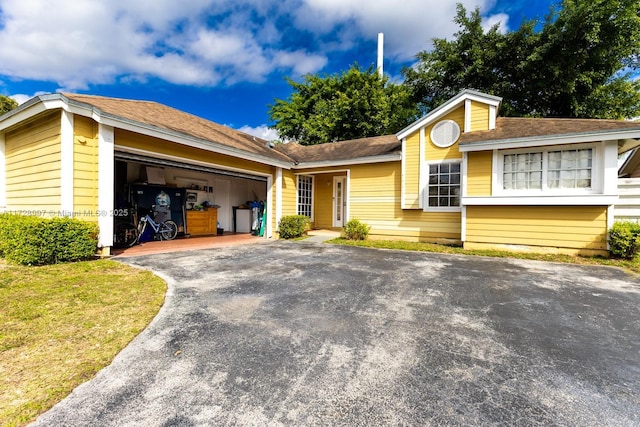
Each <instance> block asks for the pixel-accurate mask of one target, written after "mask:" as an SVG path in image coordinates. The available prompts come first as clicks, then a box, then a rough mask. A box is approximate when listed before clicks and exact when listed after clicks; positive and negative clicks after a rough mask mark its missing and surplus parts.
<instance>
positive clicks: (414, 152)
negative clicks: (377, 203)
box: [404, 131, 420, 209]
mask: <svg viewBox="0 0 640 427" xmlns="http://www.w3.org/2000/svg"><path fill="white" fill-rule="evenodd" d="M404 179H405V181H404V183H405V184H404V206H405V208H408V209H418V208H419V207H420V205H419V201H420V132H419V131H416V132H415V133H413V134H412V135H409V136H408V137H407V138H406V143H405V150H404Z"/></svg>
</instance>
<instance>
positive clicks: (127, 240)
mask: <svg viewBox="0 0 640 427" xmlns="http://www.w3.org/2000/svg"><path fill="white" fill-rule="evenodd" d="M137 240H138V229H137V228H136V226H135V225H133V224H131V223H130V222H120V223H118V224H116V227H115V230H114V233H113V245H114V246H115V247H116V248H128V247H130V246H133V245H135V244H136V242H137Z"/></svg>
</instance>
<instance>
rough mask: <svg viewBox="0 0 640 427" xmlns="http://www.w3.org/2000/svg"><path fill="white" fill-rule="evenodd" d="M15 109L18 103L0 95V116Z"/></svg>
mask: <svg viewBox="0 0 640 427" xmlns="http://www.w3.org/2000/svg"><path fill="white" fill-rule="evenodd" d="M15 108H18V103H17V102H16V101H15V100H14V99H12V98H9V97H8V96H4V95H0V116H1V115H3V114H4V113H7V112H9V111H11V110H13V109H15Z"/></svg>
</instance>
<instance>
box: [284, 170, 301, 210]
mask: <svg viewBox="0 0 640 427" xmlns="http://www.w3.org/2000/svg"><path fill="white" fill-rule="evenodd" d="M296 185H297V181H296V176H295V174H294V173H293V172H292V171H290V170H283V171H282V215H283V216H287V215H296V214H297V213H298V212H297V209H296V208H297V199H298V190H297V188H296Z"/></svg>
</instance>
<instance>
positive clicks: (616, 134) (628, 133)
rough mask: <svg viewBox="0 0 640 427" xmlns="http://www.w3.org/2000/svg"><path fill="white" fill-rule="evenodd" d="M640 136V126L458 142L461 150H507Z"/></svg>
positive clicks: (636, 137)
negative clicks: (616, 129)
mask: <svg viewBox="0 0 640 427" xmlns="http://www.w3.org/2000/svg"><path fill="white" fill-rule="evenodd" d="M638 138H640V128H639V129H632V130H620V131H602V132H589V133H580V134H565V135H549V136H538V137H532V138H514V139H503V140H492V141H491V140H490V141H479V142H469V143H461V144H458V149H459V150H460V152H470V151H486V150H507V149H512V148H527V147H545V146H549V145H564V144H581V143H586V142H597V141H611V140H625V139H638Z"/></svg>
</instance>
